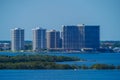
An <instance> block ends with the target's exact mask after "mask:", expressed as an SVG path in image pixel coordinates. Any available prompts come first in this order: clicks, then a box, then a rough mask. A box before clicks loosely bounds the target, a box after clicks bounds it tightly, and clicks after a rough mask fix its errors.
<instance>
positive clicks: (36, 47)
mask: <svg viewBox="0 0 120 80" xmlns="http://www.w3.org/2000/svg"><path fill="white" fill-rule="evenodd" d="M32 31H33V51H41V50H42V49H46V29H42V28H39V27H37V28H35V29H32Z"/></svg>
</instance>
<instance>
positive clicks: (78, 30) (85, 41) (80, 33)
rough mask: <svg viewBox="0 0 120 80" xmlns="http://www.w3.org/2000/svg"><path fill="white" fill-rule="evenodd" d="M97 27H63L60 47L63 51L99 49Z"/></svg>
mask: <svg viewBox="0 0 120 80" xmlns="http://www.w3.org/2000/svg"><path fill="white" fill-rule="evenodd" d="M99 37H100V36H99V26H96V25H94V26H88V25H84V24H83V25H78V26H63V32H62V47H63V49H65V50H80V49H82V48H93V49H96V48H99V44H100V38H99Z"/></svg>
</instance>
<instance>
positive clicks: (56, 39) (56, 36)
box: [47, 30, 60, 49]
mask: <svg viewBox="0 0 120 80" xmlns="http://www.w3.org/2000/svg"><path fill="white" fill-rule="evenodd" d="M47 48H48V49H57V48H60V32H59V31H55V30H51V31H48V32H47Z"/></svg>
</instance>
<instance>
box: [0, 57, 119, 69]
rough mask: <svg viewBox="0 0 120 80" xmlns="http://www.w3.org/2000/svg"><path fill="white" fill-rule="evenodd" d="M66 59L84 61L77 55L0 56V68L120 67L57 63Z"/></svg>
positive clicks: (117, 67) (113, 67)
mask: <svg viewBox="0 0 120 80" xmlns="http://www.w3.org/2000/svg"><path fill="white" fill-rule="evenodd" d="M64 61H83V60H82V59H79V58H76V57H65V56H50V55H18V56H2V55H1V56H0V69H120V66H114V65H107V64H94V65H92V66H90V67H88V66H85V65H81V66H78V65H68V64H57V63H56V62H64Z"/></svg>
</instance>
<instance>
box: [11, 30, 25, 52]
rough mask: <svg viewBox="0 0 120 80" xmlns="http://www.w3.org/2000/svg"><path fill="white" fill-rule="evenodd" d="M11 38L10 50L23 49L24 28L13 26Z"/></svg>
mask: <svg viewBox="0 0 120 80" xmlns="http://www.w3.org/2000/svg"><path fill="white" fill-rule="evenodd" d="M11 32H12V40H11V50H12V51H20V50H24V29H22V28H15V29H12V30H11Z"/></svg>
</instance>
